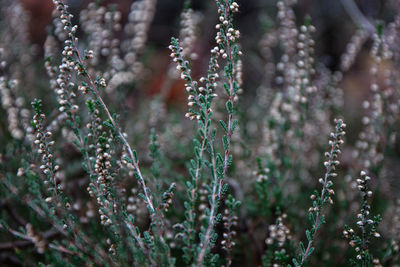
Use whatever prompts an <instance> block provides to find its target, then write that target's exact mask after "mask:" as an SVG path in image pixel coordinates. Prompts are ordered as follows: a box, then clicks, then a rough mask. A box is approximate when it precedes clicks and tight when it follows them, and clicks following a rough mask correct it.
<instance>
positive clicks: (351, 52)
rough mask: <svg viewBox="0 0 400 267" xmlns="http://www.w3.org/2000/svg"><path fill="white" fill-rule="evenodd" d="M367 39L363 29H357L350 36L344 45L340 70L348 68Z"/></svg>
mask: <svg viewBox="0 0 400 267" xmlns="http://www.w3.org/2000/svg"><path fill="white" fill-rule="evenodd" d="M367 39H368V34H367V32H366V31H365V30H363V29H359V30H357V31H356V33H355V34H354V35H353V36H352V37H351V40H350V42H349V43H348V44H347V46H346V51H345V52H344V53H343V54H342V57H341V62H340V68H341V70H342V71H347V70H349V69H350V67H351V66H352V65H353V63H354V61H355V59H356V57H357V55H358V53H359V52H360V50H361V48H362V46H363V44H364V43H365V42H366V41H367Z"/></svg>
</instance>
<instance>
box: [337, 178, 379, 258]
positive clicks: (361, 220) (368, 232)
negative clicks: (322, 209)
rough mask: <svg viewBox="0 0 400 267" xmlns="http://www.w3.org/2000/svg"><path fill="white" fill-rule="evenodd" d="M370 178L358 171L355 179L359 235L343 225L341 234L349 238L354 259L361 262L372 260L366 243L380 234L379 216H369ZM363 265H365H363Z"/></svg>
mask: <svg viewBox="0 0 400 267" xmlns="http://www.w3.org/2000/svg"><path fill="white" fill-rule="evenodd" d="M370 180H371V178H370V177H369V176H368V175H367V174H366V172H365V171H361V172H360V178H359V179H357V189H358V190H359V191H360V192H361V194H362V202H361V211H360V213H359V214H357V219H358V221H357V227H358V228H360V232H361V233H360V235H357V234H356V232H355V231H354V230H353V229H352V228H350V227H349V226H347V225H346V226H345V230H344V231H343V235H344V237H345V238H346V239H348V240H349V245H350V246H351V247H353V248H354V249H355V251H356V252H357V256H356V260H358V261H361V262H363V263H369V262H371V260H372V256H371V253H370V252H369V250H368V245H369V243H370V240H371V238H372V237H375V238H379V237H381V235H380V234H379V233H378V232H377V227H378V224H379V222H380V220H381V218H380V216H379V215H378V216H375V217H371V215H370V210H371V207H370V205H369V204H368V198H370V197H371V196H372V191H370V190H369V188H368V181H370ZM363 266H365V265H363Z"/></svg>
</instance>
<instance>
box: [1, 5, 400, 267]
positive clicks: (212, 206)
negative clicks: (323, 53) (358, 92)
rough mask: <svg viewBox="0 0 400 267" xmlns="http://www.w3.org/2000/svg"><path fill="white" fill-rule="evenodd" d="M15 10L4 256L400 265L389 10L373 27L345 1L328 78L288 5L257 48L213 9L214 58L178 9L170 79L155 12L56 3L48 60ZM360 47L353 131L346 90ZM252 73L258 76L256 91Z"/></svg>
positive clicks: (58, 260) (16, 259)
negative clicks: (340, 47)
mask: <svg viewBox="0 0 400 267" xmlns="http://www.w3.org/2000/svg"><path fill="white" fill-rule="evenodd" d="M22 2H23V1H22ZM22 2H21V3H20V2H19V1H2V2H1V3H0V14H2V15H1V18H2V19H1V20H0V22H1V24H0V32H1V37H0V61H1V64H0V65H1V66H0V71H1V72H0V97H1V114H0V118H1V120H0V126H1V130H0V137H1V141H0V153H1V154H0V185H1V187H0V195H1V199H0V206H1V211H0V233H1V237H0V262H3V263H4V264H5V265H16V266H20V265H28V266H36V265H40V266H77V265H82V264H84V265H89V266H129V265H133V266H136V265H144V266H174V265H178V266H189V265H190V266H242V265H245V266H247V265H248V266H253V265H255V266H256V265H257V266H258V265H264V266H307V265H308V266H313V265H317V264H318V265H323V266H334V265H335V266H336V265H339V266H348V265H349V264H352V265H354V266H372V265H373V266H398V262H399V240H400V231H399V227H398V224H399V222H400V219H399V218H400V217H399V202H398V190H397V186H398V185H397V184H396V181H395V180H394V178H395V177H397V169H396V167H397V166H398V162H399V149H398V148H399V145H398V144H399V142H398V140H397V135H398V129H399V122H400V116H399V104H400V95H399V94H400V83H399V82H400V75H399V72H398V67H399V64H400V50H399V46H398V42H399V36H400V6H399V5H398V4H397V3H396V2H394V3H392V5H393V6H394V7H396V8H397V9H396V12H397V13H396V14H395V15H394V19H393V22H389V23H384V22H378V23H376V27H375V26H374V25H373V24H372V23H371V22H369V20H368V19H366V18H364V16H363V15H362V13H360V12H359V10H358V9H357V6H356V5H354V3H353V2H352V1H342V2H343V4H344V7H345V8H346V10H347V11H348V12H349V14H350V15H351V16H352V18H353V19H354V20H355V22H356V23H358V24H359V25H358V26H359V27H360V29H359V30H356V31H355V33H354V36H353V37H352V38H351V40H350V42H349V44H348V45H347V48H346V51H345V52H344V53H343V55H342V57H341V63H340V64H339V67H338V69H334V70H332V69H329V68H327V67H326V66H325V65H324V64H322V63H320V60H321V58H320V57H319V55H318V53H315V52H314V50H315V49H316V48H318V45H316V41H314V39H313V38H314V35H315V32H316V28H315V27H314V26H313V24H312V21H311V18H310V17H309V16H306V17H305V18H304V23H303V24H300V25H298V23H297V22H296V15H295V12H294V7H295V5H296V1H290V0H280V1H277V5H276V20H274V21H273V20H271V19H269V20H268V19H267V20H265V21H266V23H265V25H266V27H264V29H263V30H264V35H263V36H261V39H260V40H258V41H259V43H260V47H259V48H257V51H253V50H254V47H253V48H252V47H251V45H249V44H248V42H247V41H246V40H243V42H242V39H243V38H242V35H244V36H246V34H247V33H246V32H240V31H239V30H238V29H239V27H238V22H237V19H236V18H237V15H238V14H239V15H240V6H239V4H238V3H237V2H235V1H234V0H215V3H216V12H215V16H216V26H215V30H214V31H215V40H214V41H213V43H214V44H213V45H212V46H211V49H209V52H208V53H207V56H205V55H204V52H202V51H205V50H206V49H204V48H208V45H206V44H205V43H202V41H201V34H200V31H201V30H200V28H201V27H200V25H201V24H202V23H203V24H204V20H205V18H204V17H203V16H202V14H201V13H200V11H197V10H195V9H193V5H192V3H191V1H186V2H185V4H184V7H183V10H182V11H181V16H180V32H179V38H175V37H173V38H171V42H170V45H169V47H168V48H167V47H163V48H162V49H161V50H162V51H163V52H162V53H170V58H171V60H170V62H169V63H168V66H167V67H166V70H164V71H165V74H162V78H160V77H159V76H158V75H157V73H152V72H151V71H149V70H150V69H151V68H152V67H151V65H152V64H154V61H157V60H159V59H158V56H157V54H156V52H154V50H155V49H152V47H151V45H150V44H149V43H148V42H147V39H148V34H149V33H150V32H151V23H152V21H153V19H154V18H155V16H156V15H157V14H158V13H157V12H156V7H157V1H155V0H138V1H134V2H133V3H132V4H131V8H130V11H129V14H127V15H126V16H124V12H123V9H122V8H121V7H118V6H117V5H113V4H107V3H105V2H103V1H93V2H91V3H89V4H88V5H87V6H85V7H84V8H83V9H82V10H81V11H80V13H79V16H77V17H76V18H75V17H74V16H73V15H72V14H71V11H70V8H69V7H68V5H66V3H65V2H64V1H63V0H53V7H54V12H53V22H52V24H51V25H49V26H48V30H47V38H46V41H45V42H44V46H43V53H42V52H41V50H40V48H38V46H37V45H35V44H32V43H31V38H29V33H28V32H29V24H30V17H29V13H28V12H27V11H26V10H25V9H24V6H23V5H22ZM210 2H213V1H210ZM122 4H123V3H122V2H121V5H122ZM243 4H244V5H245V3H243ZM390 4H391V3H388V5H390ZM78 25H79V26H78ZM204 25H206V24H204ZM207 32H208V30H207ZM250 37H251V36H250ZM241 42H242V44H241ZM200 45H203V47H201V48H199V47H198V46H200ZM367 49H370V56H369V58H371V61H370V62H372V63H370V64H369V68H370V71H369V73H368V74H365V75H364V76H365V77H367V79H368V83H369V86H370V94H369V96H368V97H367V100H364V101H363V103H362V106H363V108H364V114H363V115H362V116H361V124H360V123H358V122H357V121H355V120H354V119H352V118H351V116H350V115H349V114H347V113H346V111H345V108H346V107H345V101H346V96H348V95H347V94H345V91H343V90H342V89H340V88H341V86H346V82H343V79H344V78H346V77H352V75H353V76H354V75H355V74H354V73H352V72H351V70H352V68H355V67H354V64H355V63H356V62H357V61H358V60H360V61H361V59H359V57H360V56H359V55H361V54H362V52H363V51H365V50H367ZM167 51H169V52H167ZM152 53H155V54H156V56H154V55H153V56H152ZM199 53H201V55H199ZM41 54H43V58H44V59H43V60H42V61H41V62H40V64H36V63H35V60H37V59H38V58H39V57H40V56H42V55H41ZM254 58H256V59H254ZM251 60H253V61H254V63H251ZM207 62H208V64H207ZM203 63H205V65H206V67H205V68H203V67H201V65H202V64H203ZM156 64H157V63H156ZM252 64H254V65H255V66H253V68H256V69H257V71H258V72H260V73H261V75H262V79H259V80H258V81H252V80H250V79H247V77H252V75H251V73H250V72H251V70H250V71H248V70H246V68H249V69H251V66H252ZM43 67H44V68H43ZM246 75H247V76H246ZM253 77H254V76H253ZM160 81H161V82H160ZM158 83H161V85H159V87H160V90H159V91H157V90H154V91H151V92H148V91H145V90H141V88H151V87H152V86H153V87H156V84H158ZM174 87H176V88H174ZM252 90H253V91H252ZM182 96H183V98H184V99H186V98H187V100H183V101H180V99H181V98H182ZM171 98H172V99H175V100H174V101H175V102H174V101H171ZM181 102H184V103H185V107H183V106H182V105H180V103H181ZM186 104H187V107H186ZM184 110H185V111H184ZM347 117H348V119H349V121H350V123H349V125H348V126H346V124H345V123H344V121H343V120H344V119H343V118H346V120H347ZM334 118H337V119H334ZM332 121H333V123H331V122H332ZM358 125H361V126H360V127H359V129H357V126H358ZM345 130H346V132H347V136H349V137H348V139H349V140H348V141H349V142H346V144H344V143H345V142H344V140H345V136H346V133H345ZM357 134H358V136H357ZM324 151H326V152H325V153H324ZM341 152H343V153H341ZM340 159H341V161H342V162H343V164H340V162H339V160H340ZM339 165H340V166H339ZM367 173H368V175H367ZM358 174H360V178H357V177H358ZM321 175H322V176H321ZM318 177H322V178H318ZM354 189H358V190H359V191H360V192H361V198H360V197H359V196H358V194H356V193H355V190H354ZM372 196H374V197H372ZM372 214H382V216H381V215H376V216H373V215H372ZM381 221H382V223H380V222H381ZM348 225H356V227H357V228H359V231H357V230H354V229H353V228H351V226H348Z"/></svg>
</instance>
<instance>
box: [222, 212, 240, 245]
mask: <svg viewBox="0 0 400 267" xmlns="http://www.w3.org/2000/svg"><path fill="white" fill-rule="evenodd" d="M222 221H223V222H224V228H225V230H226V232H224V233H223V234H222V237H223V239H222V241H221V245H222V249H224V250H226V251H231V250H232V248H233V247H234V246H235V245H236V243H235V242H234V241H233V239H234V238H235V237H236V234H237V233H236V231H235V230H232V228H233V227H236V226H237V221H238V217H237V216H235V215H232V214H231V213H230V211H229V209H225V210H224V215H223V216H222Z"/></svg>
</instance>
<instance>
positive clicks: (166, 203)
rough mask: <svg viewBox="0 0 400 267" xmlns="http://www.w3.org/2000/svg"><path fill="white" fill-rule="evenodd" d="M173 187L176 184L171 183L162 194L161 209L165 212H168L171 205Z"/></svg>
mask: <svg viewBox="0 0 400 267" xmlns="http://www.w3.org/2000/svg"><path fill="white" fill-rule="evenodd" d="M175 187H176V184H175V183H172V184H171V185H170V187H169V188H168V190H167V191H165V192H164V193H163V196H162V203H161V207H162V208H163V209H164V211H165V212H167V211H168V209H169V207H170V205H171V204H172V199H173V197H174V190H175Z"/></svg>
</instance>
